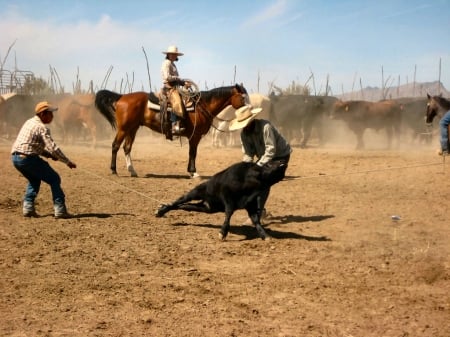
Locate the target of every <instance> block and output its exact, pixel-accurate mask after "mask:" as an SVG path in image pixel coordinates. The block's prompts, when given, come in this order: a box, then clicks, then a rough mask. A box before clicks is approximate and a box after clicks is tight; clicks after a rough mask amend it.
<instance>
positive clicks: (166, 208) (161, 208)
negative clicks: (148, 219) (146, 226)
mask: <svg viewBox="0 0 450 337" xmlns="http://www.w3.org/2000/svg"><path fill="white" fill-rule="evenodd" d="M169 210H170V208H169V205H164V204H163V205H159V207H158V210H157V211H156V212H155V216H156V217H157V218H160V217H162V216H163V215H164V214H166V213H167V212H168V211H169Z"/></svg>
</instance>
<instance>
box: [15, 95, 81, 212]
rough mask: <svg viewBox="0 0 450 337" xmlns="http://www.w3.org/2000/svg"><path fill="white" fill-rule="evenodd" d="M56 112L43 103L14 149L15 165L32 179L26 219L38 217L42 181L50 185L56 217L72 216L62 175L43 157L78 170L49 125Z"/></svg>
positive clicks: (24, 207)
mask: <svg viewBox="0 0 450 337" xmlns="http://www.w3.org/2000/svg"><path fill="white" fill-rule="evenodd" d="M56 110H58V108H57V107H54V106H52V105H51V104H50V103H48V102H46V101H44V102H39V103H38V104H37V105H36V107H35V113H36V115H35V116H34V117H32V118H30V119H28V120H27V121H26V122H25V123H24V124H23V126H22V128H21V129H20V131H19V134H18V135H17V139H16V140H15V142H14V144H13V146H12V149H11V156H12V157H11V160H12V164H13V165H14V167H15V168H16V169H17V170H18V171H19V172H20V173H21V174H22V175H23V176H24V177H25V178H26V179H27V180H28V185H27V187H26V191H25V196H24V199H23V207H22V211H23V216H25V217H38V214H37V213H36V209H35V199H36V197H37V195H38V193H39V189H40V187H41V182H42V181H43V182H45V183H47V184H48V185H49V186H50V189H51V193H52V198H53V207H54V215H55V218H64V219H65V218H70V217H71V214H69V213H68V212H67V208H66V200H65V195H64V192H63V190H62V188H61V178H60V176H59V175H58V173H57V172H56V171H55V170H54V169H53V168H52V167H51V166H50V164H49V163H48V162H47V161H46V160H44V159H42V158H41V156H43V157H47V158H51V159H53V160H57V161H61V162H63V163H64V164H66V165H67V166H68V167H70V168H71V169H72V168H76V167H77V166H76V164H75V163H73V162H72V161H70V160H69V159H68V158H67V157H66V156H65V155H64V153H63V152H62V151H61V149H60V148H59V147H58V146H57V145H56V143H55V142H54V141H53V139H52V137H51V135H50V129H49V128H48V127H47V126H46V124H49V123H51V121H52V120H53V112H54V111H56Z"/></svg>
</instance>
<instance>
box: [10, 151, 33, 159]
mask: <svg viewBox="0 0 450 337" xmlns="http://www.w3.org/2000/svg"><path fill="white" fill-rule="evenodd" d="M12 155H13V156H19V157H20V158H26V157H28V156H29V155H28V154H25V153H22V152H17V151H14V152H13V153H12Z"/></svg>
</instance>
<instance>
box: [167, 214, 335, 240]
mask: <svg viewBox="0 0 450 337" xmlns="http://www.w3.org/2000/svg"><path fill="white" fill-rule="evenodd" d="M329 218H334V215H317V216H311V217H302V216H298V215H287V216H280V217H270V218H269V219H267V220H265V221H264V225H263V227H264V230H265V231H266V233H267V235H269V236H270V237H272V238H274V239H300V240H306V241H331V239H330V238H328V237H326V236H309V235H302V234H298V233H294V232H284V231H283V232H282V231H277V230H273V229H270V228H269V225H270V224H272V223H282V224H286V223H290V222H295V223H299V222H307V221H322V220H326V219H329ZM272 220H281V221H280V222H277V221H272ZM188 225H189V226H198V227H205V228H216V229H220V227H221V225H213V224H193V225H191V224H188ZM173 226H186V223H174V224H173ZM229 232H230V233H232V234H236V235H240V236H244V239H242V240H240V241H243V240H254V239H259V236H258V233H257V232H256V229H255V226H253V225H245V224H242V225H231V226H230V231H229Z"/></svg>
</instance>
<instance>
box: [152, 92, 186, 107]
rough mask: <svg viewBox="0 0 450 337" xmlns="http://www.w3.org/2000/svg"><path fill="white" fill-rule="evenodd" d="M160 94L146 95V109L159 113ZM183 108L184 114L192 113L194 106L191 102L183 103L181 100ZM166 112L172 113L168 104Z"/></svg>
mask: <svg viewBox="0 0 450 337" xmlns="http://www.w3.org/2000/svg"><path fill="white" fill-rule="evenodd" d="M160 102H161V93H158V94H155V93H154V92H151V93H149V94H148V104H147V107H148V108H149V109H152V110H157V111H161V104H160ZM183 104H184V107H185V108H186V112H194V110H195V105H194V101H193V100H191V99H190V100H188V101H184V100H183ZM167 111H169V112H172V107H171V106H170V104H169V103H168V104H167Z"/></svg>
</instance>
